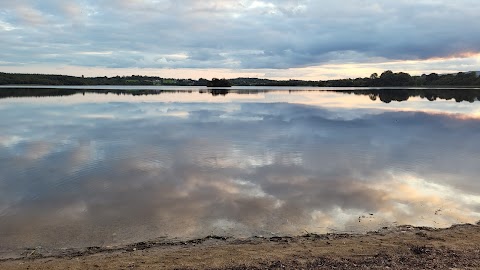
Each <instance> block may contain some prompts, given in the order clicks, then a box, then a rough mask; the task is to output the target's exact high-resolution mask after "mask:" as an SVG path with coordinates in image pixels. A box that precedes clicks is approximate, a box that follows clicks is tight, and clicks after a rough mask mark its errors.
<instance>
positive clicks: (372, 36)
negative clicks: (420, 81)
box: [0, 0, 480, 80]
mask: <svg viewBox="0 0 480 270" xmlns="http://www.w3.org/2000/svg"><path fill="white" fill-rule="evenodd" d="M0 3H1V4H0V39H1V40H2V42H1V43H0V71H4V72H29V73H30V72H38V73H59V74H72V75H86V76H97V75H100V76H103V75H107V76H110V75H131V74H142V75H157V76H164V77H178V78H199V77H206V78H211V77H227V78H230V77H239V76H255V77H267V78H273V79H286V78H299V79H313V80H317V79H327V78H345V77H356V76H368V75H369V74H371V73H373V72H382V71H383V70H386V69H392V70H394V71H406V72H410V73H412V74H422V73H429V72H440V73H445V72H454V71H469V70H480V54H479V52H480V28H479V27H478V26H477V24H476V23H475V22H476V21H478V18H479V15H478V14H480V3H479V2H478V0H457V1H448V0H396V1H380V0H368V1H367V0H343V1H332V0H325V1H324V0H316V1H314V0H236V1H235V0H202V1H199V0H175V1H174V0H95V1H94V0H72V1H64V0H42V1H38V0H16V1H10V0H0Z"/></svg>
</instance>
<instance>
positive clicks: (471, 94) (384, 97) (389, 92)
mask: <svg viewBox="0 0 480 270" xmlns="http://www.w3.org/2000/svg"><path fill="white" fill-rule="evenodd" d="M335 92H337V93H344V94H355V95H368V96H369V98H370V99H371V100H372V101H376V100H377V99H379V100H381V101H382V102H385V103H390V102H392V101H398V102H401V101H407V100H408V99H409V98H410V97H420V98H422V99H427V100H429V101H435V100H437V99H442V100H452V99H453V100H455V101H456V102H463V101H468V102H472V103H473V102H475V101H478V100H480V90H479V89H368V90H348V91H343V90H342V91H339V90H336V91H335Z"/></svg>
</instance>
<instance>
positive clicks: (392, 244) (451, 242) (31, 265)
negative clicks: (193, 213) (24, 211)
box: [0, 223, 480, 270]
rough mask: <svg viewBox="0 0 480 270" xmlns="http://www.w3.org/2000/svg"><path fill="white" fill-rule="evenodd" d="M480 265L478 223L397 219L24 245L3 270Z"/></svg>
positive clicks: (4, 263) (2, 264) (2, 265)
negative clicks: (361, 230)
mask: <svg viewBox="0 0 480 270" xmlns="http://www.w3.org/2000/svg"><path fill="white" fill-rule="evenodd" d="M332 268H334V269H352V268H365V269H372V268H373V269H374V268H378V269H385V268H389V269H419V268H421V269H480V223H477V224H476V225H472V224H465V225H455V226H453V227H451V228H448V229H433V228H425V227H412V226H399V227H396V228H393V229H392V228H389V229H387V228H385V229H382V230H379V231H376V232H370V233H367V234H362V235H351V234H325V235H317V234H305V235H302V236H297V237H268V238H266V237H255V238H249V239H232V238H224V237H217V236H211V237H207V238H203V239H195V240H190V241H182V242H167V241H166V240H156V241H151V242H141V243H136V244H132V245H128V246H121V247H110V248H101V247H90V248H86V249H82V250H61V251H56V252H52V251H50V252H45V251H41V250H36V249H31V250H25V251H24V253H23V255H22V257H19V258H15V259H4V260H1V261H0V269H6V270H7V269H332Z"/></svg>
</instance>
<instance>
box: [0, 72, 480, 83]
mask: <svg viewBox="0 0 480 270" xmlns="http://www.w3.org/2000/svg"><path fill="white" fill-rule="evenodd" d="M0 85H173V86H213V87H215V86H218V87H226V86H321V87H389V86H397V87H409V86H480V77H479V76H478V73H477V72H459V73H456V74H437V73H431V74H428V75H427V74H423V75H421V76H411V75H410V74H408V73H404V72H398V73H394V72H393V71H391V70H387V71H385V72H383V73H382V74H380V75H378V74H377V73H374V74H372V75H370V76H369V77H365V78H356V79H351V78H349V79H339V80H323V81H322V80H319V81H303V80H270V79H259V78H236V79H228V80H227V79H216V78H214V79H212V80H207V79H204V78H200V79H198V80H193V79H174V78H162V77H157V76H140V75H132V76H115V77H106V76H104V77H84V76H82V77H75V76H67V75H47V74H16V73H0Z"/></svg>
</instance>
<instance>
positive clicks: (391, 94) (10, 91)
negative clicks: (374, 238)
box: [0, 88, 480, 103]
mask: <svg viewBox="0 0 480 270" xmlns="http://www.w3.org/2000/svg"><path fill="white" fill-rule="evenodd" d="M323 91H329V92H336V93H342V94H354V95H365V96H368V97H369V98H370V100H372V101H376V100H381V101H382V102H385V103H390V102H392V101H398V102H401V101H407V100H408V99H409V98H411V97H420V98H422V99H427V100H429V101H435V100H437V99H441V100H452V99H453V100H455V101H456V102H463V101H468V102H475V101H478V100H480V89H361V90H360V89H359V90H288V91H283V90H265V89H263V90H229V89H201V90H199V91H198V92H199V93H200V94H211V95H212V96H226V95H228V94H229V93H235V94H240V95H249V94H252V95H255V94H260V93H268V92H288V93H300V92H323ZM193 92H196V90H119V89H113V90H98V89H49V88H5V89H0V98H9V97H49V96H69V95H74V94H85V93H96V94H105V95H106V94H114V95H119V96H121V95H124V96H128V95H129V96H147V95H160V94H172V93H193Z"/></svg>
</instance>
